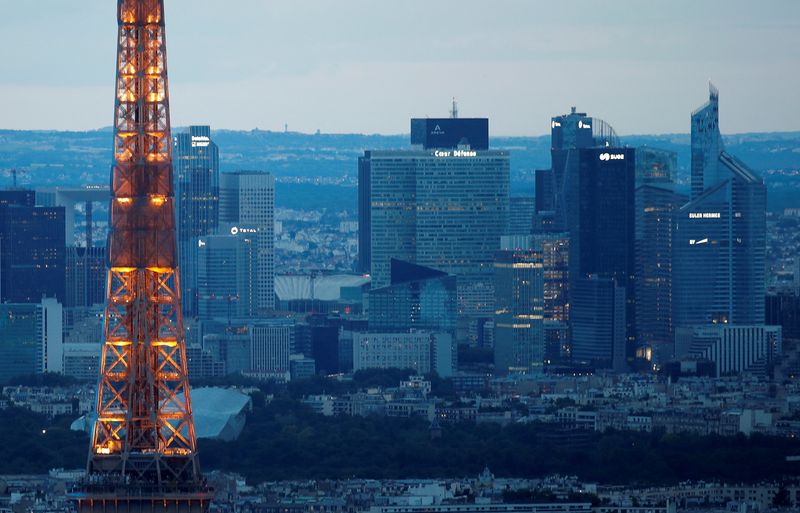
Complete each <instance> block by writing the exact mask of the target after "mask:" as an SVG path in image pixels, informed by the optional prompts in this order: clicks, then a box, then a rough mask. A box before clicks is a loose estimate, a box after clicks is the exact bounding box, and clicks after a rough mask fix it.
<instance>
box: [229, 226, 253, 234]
mask: <svg viewBox="0 0 800 513" xmlns="http://www.w3.org/2000/svg"><path fill="white" fill-rule="evenodd" d="M240 233H258V230H256V229H255V228H240V227H238V226H231V235H239V234H240Z"/></svg>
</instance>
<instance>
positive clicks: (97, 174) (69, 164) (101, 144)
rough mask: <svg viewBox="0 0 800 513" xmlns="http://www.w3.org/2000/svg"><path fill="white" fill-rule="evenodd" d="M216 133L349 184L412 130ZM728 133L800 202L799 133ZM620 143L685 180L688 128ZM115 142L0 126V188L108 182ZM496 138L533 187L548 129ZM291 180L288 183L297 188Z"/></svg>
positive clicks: (516, 173)
mask: <svg viewBox="0 0 800 513" xmlns="http://www.w3.org/2000/svg"><path fill="white" fill-rule="evenodd" d="M177 130H180V129H176V131H177ZM213 136H214V140H215V142H216V143H217V144H218V145H219V147H220V161H221V164H220V165H221V168H222V170H223V171H233V170H237V169H263V170H267V171H270V172H272V173H273V174H275V175H276V176H277V177H279V178H289V177H298V178H303V179H308V178H317V177H318V178H322V179H323V180H324V181H325V182H326V183H327V184H328V185H331V184H334V185H335V184H339V185H344V186H350V187H352V186H353V185H355V183H356V180H357V168H356V166H357V164H356V160H357V158H358V156H360V155H362V154H363V152H364V150H366V149H375V150H378V149H399V148H407V147H408V145H409V142H408V141H409V137H408V135H364V134H302V133H296V132H270V131H262V130H251V131H232V130H219V131H215V132H214V135H213ZM724 139H725V144H726V146H727V149H728V151H730V152H731V153H732V154H734V155H736V156H737V157H739V158H740V159H741V160H743V161H744V162H746V163H747V164H748V165H750V166H751V167H752V168H753V169H755V170H756V171H759V172H760V173H762V174H764V176H765V177H766V179H767V183H768V184H769V185H770V189H771V190H772V189H775V194H774V195H771V203H774V201H772V200H776V201H777V202H778V203H780V205H783V204H784V203H786V204H793V205H794V206H800V199H798V197H799V196H800V195H798V192H800V190H798V187H799V186H800V185H798V184H800V177H795V176H786V173H780V174H776V173H775V171H776V170H777V171H787V170H792V171H798V174H800V132H788V133H785V132H782V133H753V134H737V135H729V136H725V137H724ZM622 142H623V143H624V144H626V145H629V146H641V145H648V146H655V147H660V148H664V149H669V150H673V151H676V152H677V153H678V166H679V179H680V181H681V182H682V183H684V184H685V183H687V181H688V172H689V171H688V170H689V161H690V155H689V153H690V148H689V135H688V134H667V135H632V136H626V137H622ZM112 144H113V137H112V132H111V129H109V128H106V129H101V130H93V131H87V132H56V131H14V130H0V172H1V173H0V187H2V186H7V185H10V183H11V177H10V173H9V172H8V170H10V169H11V168H19V169H21V170H23V172H22V173H20V175H19V182H20V183H21V184H31V185H34V186H56V185H77V184H84V183H106V182H107V181H108V177H109V166H110V165H111V152H112ZM491 145H492V147H494V148H497V149H508V150H510V151H511V156H512V157H511V167H512V171H511V172H512V176H511V180H512V192H513V193H514V194H532V193H533V171H534V170H535V169H541V168H547V167H549V165H550V153H549V150H550V138H549V136H540V137H495V138H493V139H492V141H491ZM291 185H292V184H286V187H283V188H284V189H286V188H288V189H292V187H291ZM306 189H307V188H306ZM304 190H305V189H304ZM350 197H352V198H355V194H354V192H353V193H352V195H351V194H348V200H347V201H348V203H350ZM342 199H344V198H339V200H342ZM278 202H279V204H283V205H284V206H292V201H291V197H286V196H284V197H283V198H282V199H281V198H279V199H278ZM314 203H319V201H317V202H314ZM773 206H775V207H776V208H777V207H778V206H779V205H773ZM331 207H333V205H331ZM337 207H338V205H337Z"/></svg>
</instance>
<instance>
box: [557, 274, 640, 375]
mask: <svg viewBox="0 0 800 513" xmlns="http://www.w3.org/2000/svg"><path fill="white" fill-rule="evenodd" d="M571 292H572V359H573V361H575V362H577V363H585V364H589V365H592V366H595V367H600V368H611V369H614V370H616V371H624V370H625V368H626V365H625V360H626V356H627V355H626V352H627V346H628V344H627V341H626V338H627V337H626V331H627V327H628V325H629V322H628V320H627V315H626V310H627V309H628V308H627V306H626V303H627V298H626V294H625V287H622V286H620V285H619V284H618V283H617V281H616V280H615V279H614V278H604V277H599V276H597V275H591V276H589V277H587V278H583V279H581V280H580V281H578V283H577V284H576V287H575V289H574V290H572V291H571Z"/></svg>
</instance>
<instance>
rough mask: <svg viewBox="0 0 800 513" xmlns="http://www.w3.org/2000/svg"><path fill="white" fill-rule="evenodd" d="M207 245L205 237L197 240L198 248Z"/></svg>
mask: <svg viewBox="0 0 800 513" xmlns="http://www.w3.org/2000/svg"><path fill="white" fill-rule="evenodd" d="M205 245H206V241H204V240H203V239H200V240H198V241H197V247H198V248H202V247H205Z"/></svg>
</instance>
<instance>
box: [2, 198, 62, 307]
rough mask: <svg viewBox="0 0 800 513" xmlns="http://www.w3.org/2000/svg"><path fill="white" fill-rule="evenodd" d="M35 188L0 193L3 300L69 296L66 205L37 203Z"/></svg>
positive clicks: (33, 301)
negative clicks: (66, 282) (44, 205)
mask: <svg viewBox="0 0 800 513" xmlns="http://www.w3.org/2000/svg"><path fill="white" fill-rule="evenodd" d="M34 198H35V196H34V193H33V191H2V194H0V301H2V302H10V303H39V302H40V301H41V300H42V297H43V296H46V297H55V298H57V299H58V300H59V301H60V302H62V303H63V302H64V300H65V296H66V294H65V279H66V273H65V266H66V242H65V239H66V237H65V233H64V217H65V214H64V207H36V206H34Z"/></svg>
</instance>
